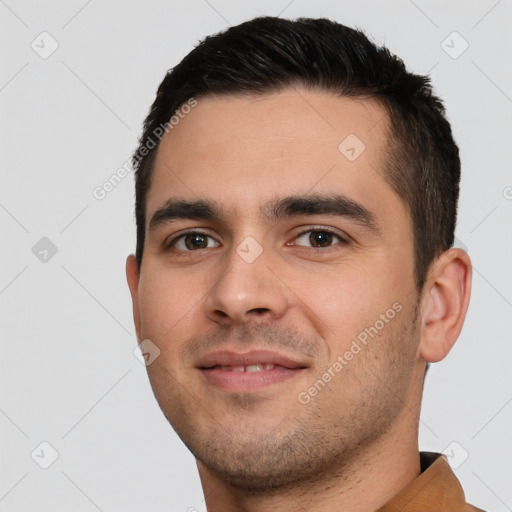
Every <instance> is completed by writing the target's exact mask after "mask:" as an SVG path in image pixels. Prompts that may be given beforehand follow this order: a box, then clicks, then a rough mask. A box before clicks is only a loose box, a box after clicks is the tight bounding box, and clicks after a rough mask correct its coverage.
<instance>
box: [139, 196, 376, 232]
mask: <svg viewBox="0 0 512 512" xmlns="http://www.w3.org/2000/svg"><path fill="white" fill-rule="evenodd" d="M261 214H262V216H263V217H264V218H265V219H266V220H267V221H269V222H276V221H278V220H280V219H283V218H290V217H299V216H305V215H335V216H338V217H345V218H348V219H349V220H352V221H353V222H355V223H356V224H358V225H360V226H362V227H364V228H367V229H368V230H369V231H371V232H373V233H374V234H380V229H379V227H378V223H377V221H376V219H375V215H374V214H373V213H372V212H371V211H370V210H368V209H367V208H365V207H364V206H363V205H361V204H360V203H358V202H356V201H354V200H353V199H351V198H349V197H346V196H344V195H340V194H337V195H323V194H314V195H305V196H287V197H283V198H276V199H272V200H270V201H269V202H268V203H266V204H265V205H263V207H262V208H261ZM175 219H193V220H209V221H221V220H222V219H223V215H222V209H221V207H220V206H219V205H218V204H217V203H215V202H214V201H210V200H203V199H199V200H195V201H189V200H181V199H172V198H171V199H169V200H167V201H166V202H165V204H164V205H163V206H162V207H160V208H159V209H158V210H157V211H156V212H155V213H154V214H153V216H152V218H151V221H150V222H149V230H154V229H156V228H158V227H159V226H161V225H163V224H166V223H167V222H170V221H172V220H175Z"/></svg>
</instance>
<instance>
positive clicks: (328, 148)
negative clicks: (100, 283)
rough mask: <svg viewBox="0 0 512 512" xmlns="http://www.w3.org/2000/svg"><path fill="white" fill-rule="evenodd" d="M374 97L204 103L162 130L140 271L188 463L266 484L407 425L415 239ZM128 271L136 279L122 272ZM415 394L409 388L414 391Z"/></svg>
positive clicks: (344, 455) (142, 327)
mask: <svg viewBox="0 0 512 512" xmlns="http://www.w3.org/2000/svg"><path fill="white" fill-rule="evenodd" d="M387 127H388V118H387V115H386V113H385V110H384V109H383V108H382V107H381V106H380V105H379V104H378V103H377V102H375V101H374V100H364V101H363V100H355V99H348V98H340V97H334V96H333V95H331V94H329V93H327V92H319V91H316V92H315V91H311V90H305V89H298V90H287V91H284V92H280V93H278V94H271V95H270V94H269V95H265V96H259V97H251V98H248V97H244V98H242V97H233V96H229V97H227V96H226V97H207V98H204V99H198V104H197V106H196V107H194V108H193V109H192V110H191V112H190V113H188V114H187V115H186V116H185V117H184V118H183V119H181V121H180V123H179V124H178V125H177V126H174V127H173V129H172V130H171V131H170V132H169V133H167V134H166V135H165V137H164V138H163V140H162V142H161V144H160V147H159V149H158V153H157V157H156V162H155V167H154V174H153V180H152V184H151V188H150V190H149V193H148V196H147V209H146V240H145V248H144V256H143V262H142V267H141V273H140V276H139V275H138V274H137V271H136V264H135V260H134V258H133V257H132V258H130V259H129V261H128V274H129V282H130V288H131V292H132V296H133V301H134V316H135V323H136V327H137V333H138V336H139V338H140V340H146V339H149V340H151V343H153V344H154V345H156V346H157V347H158V349H159V350H160V355H159V356H158V357H157V358H156V359H155V360H154V361H153V362H152V363H151V364H150V365H149V366H148V367H147V369H148V374H149V378H150V381H151V385H152V388H153V390H154V393H155V395H156V398H157V400H158V402H159V404H160V406H161V408H162V410H163V412H164V414H165V416H166V417H167V418H168V420H169V422H170V423H171V425H172V426H173V427H174V429H175V430H176V431H177V433H178V434H179V435H180V437H181V438H182V440H183V441H184V442H185V444H186V445H187V446H188V447H189V448H190V450H191V451H192V452H193V453H194V455H195V456H196V457H197V459H198V460H199V461H200V467H203V468H204V470H205V471H210V472H212V473H214V474H217V475H222V478H223V479H225V480H226V481H228V482H230V483H231V484H233V485H235V486H239V487H241V488H246V489H252V490H258V489H264V488H266V489H268V488H270V487H279V486H284V485H287V484H290V483H292V482H297V481H300V480H304V479H311V478H312V477H313V475H317V476H320V475H321V474H322V472H323V471H324V470H326V468H329V470H330V471H332V469H333V468H334V467H336V468H340V469H341V468H343V467H348V466H349V464H350V461H351V460H352V459H353V457H354V456H355V454H357V453H360V452H362V451H364V450H370V448H372V447H373V446H374V445H375V443H378V442H379V440H381V439H383V438H384V437H385V436H386V435H389V433H390V432H397V431H398V430H400V429H403V428H405V425H407V426H410V425H412V424H413V423H414V421H417V418H412V414H411V413H410V410H409V408H408V407H406V406H405V405H404V404H407V403H408V401H410V400H411V396H412V395H411V393H412V389H413V388H414V389H416V388H417V383H418V382H419V380H420V379H422V377H423V374H422V372H421V371H420V367H419V362H418V355H417V352H418V342H419V340H418V333H417V331H416V328H415V322H414V320H415V317H416V305H417V294H416V291H415V283H414V274H413V270H414V261H413V233H412V224H411V220H410V217H409V215H408V213H407V211H406V209H405V207H404V205H403V203H402V202H401V200H400V198H399V197H398V196H397V195H396V194H395V192H393V190H392V189H391V187H390V186H389V185H388V183H387V182H386V181H385V179H384V177H383V176H384V173H383V169H384V166H385V162H386V154H385V149H386V141H387ZM130 276H131V277H130ZM415 386H416V388H415Z"/></svg>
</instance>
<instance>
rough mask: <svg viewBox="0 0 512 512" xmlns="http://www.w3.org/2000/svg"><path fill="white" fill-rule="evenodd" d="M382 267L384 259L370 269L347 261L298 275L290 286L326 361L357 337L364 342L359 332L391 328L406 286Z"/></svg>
mask: <svg viewBox="0 0 512 512" xmlns="http://www.w3.org/2000/svg"><path fill="white" fill-rule="evenodd" d="M379 260H380V261H379ZM388 261H389V260H387V259H386V258H384V257H383V258H376V259H374V260H373V262H372V264H367V263H365V262H364V261H356V260H353V261H350V262H344V265H343V266H340V267H337V268H332V269H329V270H328V271H326V272H321V273H320V272H316V273H314V274H312V273H301V274H300V275H296V276H295V277H294V279H293V280H292V282H294V283H295V285H294V288H293V291H294V293H295V294H296V296H297V297H298V298H299V299H300V300H299V301H297V304H298V305H299V307H301V309H302V311H303V315H304V316H306V317H309V320H310V322H311V323H312V325H313V326H314V329H315V330H316V331H317V332H319V333H320V334H321V335H322V337H323V338H324V339H325V340H326V345H327V347H326V348H327V350H328V352H329V355H330V358H331V359H332V358H333V357H334V358H335V357H337V355H339V354H340V353H341V354H342V353H344V352H345V351H346V350H347V347H348V346H349V345H350V344H351V342H352V340H354V339H355V338H356V337H357V336H358V335H359V334H360V333H363V334H362V337H363V338H364V337H365V334H364V333H365V332H366V331H365V329H371V328H372V327H375V324H376V322H377V329H378V330H379V331H380V330H382V329H381V327H382V324H383V322H384V324H385V326H386V328H387V326H388V323H389V322H390V321H392V323H396V322H394V321H393V319H394V318H395V317H396V316H400V315H397V312H396V310H397V309H401V307H400V305H403V302H404V300H405V298H407V297H406V296H407V291H408V290H409V287H410V283H409V281H408V279H406V278H405V277H404V275H401V273H400V272H399V271H398V268H397V266H396V265H395V266H394V268H393V266H391V265H389V263H388ZM301 304H302V305H301ZM394 305H395V306H394ZM393 306H394V307H393ZM380 315H384V316H385V318H384V320H382V319H381V317H380ZM402 316H403V315H402ZM386 320H387V322H386ZM372 332H375V331H374V329H372Z"/></svg>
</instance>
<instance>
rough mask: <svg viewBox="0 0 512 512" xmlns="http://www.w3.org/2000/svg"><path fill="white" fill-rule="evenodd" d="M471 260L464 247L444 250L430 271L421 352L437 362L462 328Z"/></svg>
mask: <svg viewBox="0 0 512 512" xmlns="http://www.w3.org/2000/svg"><path fill="white" fill-rule="evenodd" d="M471 275H472V269H471V260H470V259H469V256H468V254H467V253H466V252H465V251H463V250H462V249H457V248H453V249H449V250H447V251H445V252H443V253H442V254H441V255H440V256H439V257H438V258H437V259H436V260H435V262H434V264H433V265H432V267H431V270H430V271H429V274H428V277H427V280H426V282H425V287H424V289H423V296H422V306H421V341H420V346H419V354H420V355H421V357H422V358H423V359H424V360H425V361H427V362H432V363H435V362H437V361H440V360H441V359H444V358H445V357H446V355H447V354H448V352H450V350H451V349H452V347H453V345H454V344H455V341H456V340H457V338H458V337H459V334H460V331H461V330H462V324H463V323H464V319H465V317H466V312H467V309H468V304H469V298H470V295H471Z"/></svg>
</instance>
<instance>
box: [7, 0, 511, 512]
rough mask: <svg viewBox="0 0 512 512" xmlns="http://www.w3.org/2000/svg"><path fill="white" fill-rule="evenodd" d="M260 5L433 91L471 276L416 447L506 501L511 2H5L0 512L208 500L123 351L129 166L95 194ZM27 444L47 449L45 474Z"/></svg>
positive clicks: (431, 380) (129, 332)
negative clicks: (405, 69) (196, 61)
mask: <svg viewBox="0 0 512 512" xmlns="http://www.w3.org/2000/svg"><path fill="white" fill-rule="evenodd" d="M256 15H281V16H284V17H288V18H293V17H298V16H326V17H330V18H333V19H335V20H338V21H340V22H342V23H345V24H347V25H350V26H357V27H360V28H362V29H364V30H365V31H367V32H368V33H369V34H371V35H372V36H373V38H374V39H375V40H377V41H378V42H382V43H385V44H386V45H387V46H388V47H389V48H390V49H391V50H392V51H393V52H396V53H397V54H398V55H400V56H401V57H402V58H403V59H404V60H405V62H406V63H407V64H408V66H409V68H410V69H412V70H414V71H416V72H419V73H431V75H432V79H433V82H434V85H435V87H436V89H437V91H438V93H439V94H440V95H441V96H442V97H443V98H444V99H445V101H446V106H447V110H448V114H449V118H450V120H451V121H452V124H453V128H454V131H455V136H456V139H457V141H458V143H459V145H460V149H461V154H462V162H463V179H462V194H461V202H460V210H459V212H460V213H459V223H458V228H457V237H458V239H459V243H462V244H464V245H465V246H467V247H468V248H469V252H470V255H471V257H472V260H473V263H474V266H475V271H474V282H473V297H472V302H471V306H470V309H469V314H468V318H467V321H466V324H465V327H464V330H463V332H462V335H461V337H460V339H459V341H458V343H457V345H456V346H455V348H454V350H453V351H452V353H451V354H450V355H449V356H448V357H447V358H446V360H445V361H443V362H441V363H438V364H436V365H434V366H433V367H432V368H431V371H430V374H429V375H428V377H427V382H426V390H425V396H424V405H423V411H422V417H421V424H420V446H421V449H423V450H432V451H443V450H444V451H446V452H447V453H448V454H449V455H450V460H451V462H452V464H453V465H454V466H458V467H457V469H456V474H457V476H458V477H459V479H460V480H461V482H462V484H463V486H464V488H465V491H466V495H467V497H468V500H469V501H471V502H473V503H475V504H477V505H479V506H480V507H483V508H486V509H488V510H491V511H506V510H512V486H511V485H510V484H511V480H512V478H511V477H512V468H511V465H512V463H511V460H512V438H511V430H512V429H511V423H512V386H511V383H512V377H511V370H510V368H511V366H512V349H511V340H510V332H511V328H512V322H511V307H512V274H511V272H510V262H511V261H512V244H511V237H510V233H511V232H512V230H511V227H512V226H511V213H512V200H511V199H512V188H511V187H512V176H511V173H510V163H511V149H510V148H511V143H510V140H511V129H510V127H511V121H512V119H511V118H512V99H511V97H512V69H511V67H512V66H511V59H510V53H511V52H510V50H511V39H512V37H511V30H510V27H511V26H512V2H511V1H510V0H501V1H496V0H482V1H479V2H468V1H462V0H461V1H451V2H445V1H440V0H439V1H430V2H428V1H422V0H415V1H414V2H413V1H412V0H393V1H358V2H356V1H351V2H348V1H334V0H332V1H327V0H317V1H301V0H292V1H290V0H273V1H268V0H265V1H258V2H235V1H234V0H208V1H206V0H192V1H189V2H185V1H180V2H178V1H168V2H163V1H156V0H151V1H144V2H142V1H140V2H133V1H132V2H127V1H120V0H116V1H110V2H105V1H100V0H92V1H91V0H89V1H84V0H70V1H66V2H64V1H60V2H57V1H52V2H48V1H47V2H37V1H35V0H30V1H29V0H26V1H16V0H5V1H0V19H1V27H0V38H1V40H0V48H1V49H2V50H1V52H2V63H1V66H0V105H1V117H0V125H1V134H0V141H1V143H0V144H1V160H0V162H1V163H0V165H1V188H0V228H1V234H2V236H1V246H2V249H1V252H0V254H1V266H0V312H1V313H0V322H1V342H2V351H1V354H2V355H1V368H0V393H1V394H0V432H1V456H0V512H1V511H9V512H18V511H23V512H27V511H38V512H40V511H49V510H51V511H53V512H57V511H70V510H73V511H84V512H89V511H91V512H93V511H95V510H100V511H104V512H107V511H123V512H130V511H139V512H140V511H152V512H159V511H186V510H188V509H190V510H193V509H192V508H190V507H194V508H195V509H196V510H198V511H201V510H204V502H203V496H202V492H201V487H200V485H199V480H198V477H197V473H196V468H195V462H194V460H193V458H192V456H191V455H190V454H189V453H188V451H187V450H186V449H185V448H184V447H183V446H182V444H181V442H180V441H179V439H178V438H177V437H176V435H175V434H174V432H173V431H172V429H171V428H170V426H169V425H168V423H167V422H166V420H165V418H164V416H163V414H162V413H161V412H160V409H159V407H158V405H157V403H156V401H155V399H154V397H153V394H152V392H151V389H150V386H149V383H148V379H147V376H146V371H145V368H144V366H143V365H142V364H141V363H140V362H139V361H138V360H137V359H136V358H135V356H134V355H133V352H132V351H133V349H134V348H135V347H136V337H135V334H134V329H133V326H132V317H131V302H130V298H129V293H128V288H127V286H126V283H125V275H124V262H125V258H126V255H127V254H128V253H129V252H131V251H133V250H134V248H135V228H134V221H133V199H134V192H133V176H132V175H129V176H128V177H126V178H125V179H124V181H123V182H122V183H121V184H119V185H118V186H117V187H116V188H115V189H114V190H113V191H112V192H110V193H109V194H108V195H107V197H106V198H105V199H103V200H102V201H100V200H97V199H95V198H94V197H93V195H92V191H93V189H94V188H95V187H97V186H101V184H102V183H103V182H104V181H105V180H107V179H108V178H109V176H111V175H112V174H113V173H114V172H115V171H116V170H117V169H118V168H119V167H121V166H122V165H123V164H124V163H125V162H126V160H127V159H128V158H129V156H130V154H131V152H132V151H133V149H134V147H135V145H136V142H137V137H138V136H139V135H140V132H141V123H142V121H143V119H144V117H145V116H146V114H147V111H148V108H149V106H150V104H151V103H152V101H153V99H154V94H155V91H156V88H157V86H158V84H159V83H160V81H161V80H162V78H163V76H164V74H165V72H166V70H167V69H168V68H170V67H172V66H174V65H175V64H176V63H177V62H178V61H179V60H180V59H181V58H182V57H183V56H184V55H185V54H186V53H188V52H189V51H190V50H191V49H192V47H193V45H194V44H195V43H196V42H197V41H198V40H200V39H202V38H203V37H204V36H206V35H207V34H210V33H213V32H217V31H220V30H222V29H224V28H225V27H227V26H228V25H230V24H231V25H233V24H237V23H239V22H242V21H244V20H247V19H249V18H251V17H254V16H256ZM43 31H47V32H48V33H49V34H50V35H51V38H53V39H54V40H55V41H56V42H57V43H58V49H57V50H56V51H55V52H54V53H53V54H52V55H50V56H49V57H48V58H46V59H43V58H42V57H41V56H40V54H39V53H37V52H36V51H35V50H34V49H33V48H32V47H31V44H33V45H34V46H35V47H36V48H37V49H38V51H39V52H40V53H43V54H44V52H48V51H49V50H50V49H51V45H52V44H55V43H52V39H51V38H49V36H45V35H43V36H40V34H41V32H43ZM454 31H456V32H457V33H458V34H460V37H459V35H456V34H455V35H454V34H452V33H453V32H454ZM462 38H463V39H462ZM33 41H34V43H32V42H33ZM443 41H445V42H444V43H443ZM464 41H467V43H468V44H469V47H468V48H467V50H466V51H465V52H464V53H462V54H461V55H459V56H457V58H453V56H454V55H457V54H458V53H460V51H461V50H462V49H463V48H464V46H465V42H464ZM447 52H448V53H447ZM449 53H451V54H452V55H451V56H450V55H449ZM45 56H46V55H45ZM42 237H47V238H49V239H50V240H51V242H52V243H53V244H55V246H56V247H57V249H58V252H57V253H56V254H55V255H54V256H52V254H51V252H49V253H48V255H46V261H40V259H39V258H44V256H45V253H44V250H45V247H43V246H36V249H34V252H35V253H36V254H34V253H33V250H32V248H33V247H34V246H35V245H36V244H37V243H38V241H39V240H40V239H41V238H42ZM41 243H42V244H43V245H44V243H45V242H41ZM41 247H42V248H41ZM41 251H43V252H42V253H41ZM36 255H37V256H38V257H36ZM43 441H46V442H47V443H49V444H50V445H51V446H52V447H53V449H55V450H56V451H57V452H58V458H57V460H56V461H55V462H54V463H53V464H52V465H51V466H50V467H49V468H48V469H42V468H41V467H40V464H43V465H44V464H48V463H50V462H51V461H52V449H51V448H49V447H48V446H47V445H42V446H40V443H41V442H43ZM34 450H35V451H34ZM31 453H33V458H32V457H31ZM466 456H467V457H468V458H467V459H466V460H464V459H465V457H466ZM36 462H37V463H36Z"/></svg>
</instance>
